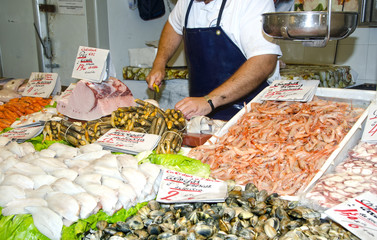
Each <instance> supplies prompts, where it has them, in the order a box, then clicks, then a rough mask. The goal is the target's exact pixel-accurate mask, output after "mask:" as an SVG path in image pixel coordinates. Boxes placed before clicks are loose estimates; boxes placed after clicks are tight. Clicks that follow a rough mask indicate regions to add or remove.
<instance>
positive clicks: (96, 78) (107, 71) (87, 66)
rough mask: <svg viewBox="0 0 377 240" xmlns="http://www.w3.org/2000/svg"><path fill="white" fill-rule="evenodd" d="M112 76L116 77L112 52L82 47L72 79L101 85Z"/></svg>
mask: <svg viewBox="0 0 377 240" xmlns="http://www.w3.org/2000/svg"><path fill="white" fill-rule="evenodd" d="M110 76H112V77H115V68H114V66H113V64H112V63H111V59H110V51H109V50H106V49H99V48H91V47H83V46H80V47H79V50H78V53H77V57H76V61H75V64H74V67H73V73H72V77H73V78H77V79H86V80H89V81H92V82H96V83H101V82H102V81H104V80H106V79H108V78H109V77H110Z"/></svg>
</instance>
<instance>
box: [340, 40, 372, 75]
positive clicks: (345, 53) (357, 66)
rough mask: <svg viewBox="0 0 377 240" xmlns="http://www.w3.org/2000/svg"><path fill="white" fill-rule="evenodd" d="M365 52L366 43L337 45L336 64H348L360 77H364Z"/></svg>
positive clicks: (366, 49)
mask: <svg viewBox="0 0 377 240" xmlns="http://www.w3.org/2000/svg"><path fill="white" fill-rule="evenodd" d="M367 53H368V46H367V45H339V47H338V54H337V61H336V64H338V65H346V66H350V67H351V68H352V69H353V70H354V71H356V72H357V73H358V75H359V78H360V79H365V76H366V65H367V64H366V62H367Z"/></svg>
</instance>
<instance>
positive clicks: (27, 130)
mask: <svg viewBox="0 0 377 240" xmlns="http://www.w3.org/2000/svg"><path fill="white" fill-rule="evenodd" d="M43 128H44V126H37V127H20V128H14V129H12V130H10V131H8V132H6V133H3V134H1V135H0V136H2V137H7V138H10V139H15V140H27V139H31V138H33V137H35V136H38V135H39V134H41V132H42V131H43Z"/></svg>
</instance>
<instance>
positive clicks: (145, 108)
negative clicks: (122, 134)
mask: <svg viewBox="0 0 377 240" xmlns="http://www.w3.org/2000/svg"><path fill="white" fill-rule="evenodd" d="M135 101H136V103H137V104H139V106H132V107H122V108H118V110H116V111H114V112H113V113H112V114H111V125H112V126H113V127H116V128H120V129H124V130H128V131H135V132H144V133H150V134H157V135H160V136H161V140H160V142H159V144H158V145H157V148H156V153H158V154H160V153H177V152H178V151H179V150H180V149H181V145H182V130H184V129H185V127H186V121H185V118H184V116H183V114H182V112H181V111H179V110H177V111H176V110H174V109H167V110H165V111H163V110H162V109H161V108H159V107H156V106H154V105H153V104H151V103H149V102H146V101H143V100H140V99H135Z"/></svg>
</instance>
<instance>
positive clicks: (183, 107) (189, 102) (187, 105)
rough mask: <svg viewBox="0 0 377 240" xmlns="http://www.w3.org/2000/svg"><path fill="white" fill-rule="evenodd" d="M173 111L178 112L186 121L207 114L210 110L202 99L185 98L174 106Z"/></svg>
mask: <svg viewBox="0 0 377 240" xmlns="http://www.w3.org/2000/svg"><path fill="white" fill-rule="evenodd" d="M175 109H176V110H180V111H181V112H182V113H183V115H184V116H185V118H186V119H191V118H192V117H195V116H204V115H207V114H209V113H210V112H211V111H212V109H211V106H210V105H209V104H208V102H207V100H206V99H205V98H204V97H187V98H184V99H182V100H181V101H179V102H177V104H175Z"/></svg>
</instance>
